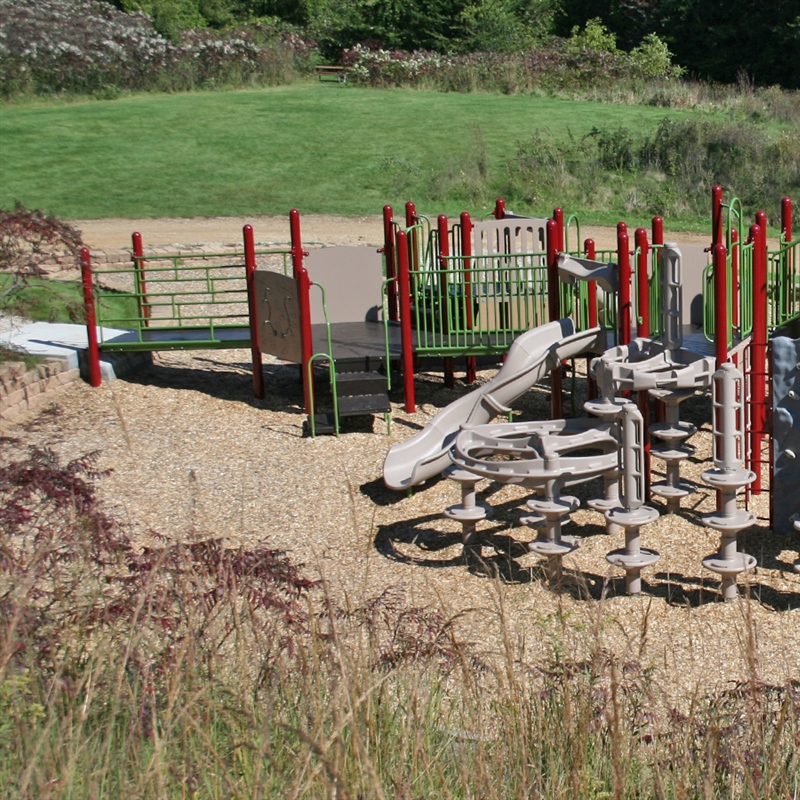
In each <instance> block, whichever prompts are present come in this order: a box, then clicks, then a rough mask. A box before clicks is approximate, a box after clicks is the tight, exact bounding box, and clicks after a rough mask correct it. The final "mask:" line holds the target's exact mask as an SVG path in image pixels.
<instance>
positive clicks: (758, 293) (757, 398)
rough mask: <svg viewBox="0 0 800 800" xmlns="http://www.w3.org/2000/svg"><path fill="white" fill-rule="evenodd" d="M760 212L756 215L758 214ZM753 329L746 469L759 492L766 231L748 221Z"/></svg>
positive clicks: (764, 412)
mask: <svg viewBox="0 0 800 800" xmlns="http://www.w3.org/2000/svg"><path fill="white" fill-rule="evenodd" d="M760 215H761V212H759V214H757V215H756V218H757V219H758V218H762V219H763V216H760ZM750 235H751V236H752V238H753V333H752V336H751V339H750V408H751V411H750V458H751V464H750V469H751V470H753V472H755V474H756V479H755V481H754V482H753V483H752V485H751V488H750V491H751V493H752V494H760V493H761V444H762V442H763V441H764V436H765V434H766V421H767V407H766V402H767V231H766V227H764V226H762V225H752V226H751V227H750Z"/></svg>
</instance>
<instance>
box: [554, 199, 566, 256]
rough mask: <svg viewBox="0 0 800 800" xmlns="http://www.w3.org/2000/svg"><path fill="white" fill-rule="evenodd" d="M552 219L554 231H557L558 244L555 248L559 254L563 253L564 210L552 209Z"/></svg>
mask: <svg viewBox="0 0 800 800" xmlns="http://www.w3.org/2000/svg"><path fill="white" fill-rule="evenodd" d="M553 219H554V220H555V221H556V226H557V228H556V230H557V231H558V244H557V245H556V247H557V248H558V252H559V253H563V252H564V209H563V208H554V209H553Z"/></svg>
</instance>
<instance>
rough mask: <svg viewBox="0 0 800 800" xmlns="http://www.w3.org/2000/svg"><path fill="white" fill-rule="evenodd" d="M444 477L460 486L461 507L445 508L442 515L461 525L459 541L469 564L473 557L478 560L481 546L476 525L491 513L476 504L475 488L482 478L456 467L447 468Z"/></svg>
mask: <svg viewBox="0 0 800 800" xmlns="http://www.w3.org/2000/svg"><path fill="white" fill-rule="evenodd" d="M444 476H445V477H446V478H449V479H450V480H453V481H456V482H457V483H459V484H460V485H461V505H456V506H450V507H449V508H446V509H445V512H444V515H445V516H446V517H448V518H449V519H453V520H455V521H456V522H460V523H461V541H462V543H463V545H464V558H465V560H466V561H467V562H469V561H470V559H471V557H473V556H477V558H478V559H479V560H480V557H481V544H480V538H479V537H478V533H477V528H478V523H479V522H480V521H481V520H484V519H486V518H487V517H489V516H490V515H491V511H492V509H491V507H490V506H488V505H486V504H485V503H478V502H477V494H476V491H475V487H476V486H477V485H478V484H479V483H480V482H481V481H482V480H483V478H482V477H481V476H480V475H475V473H473V472H468V471H467V470H465V469H459V468H458V467H456V466H452V467H448V468H447V469H446V470H445V471H444Z"/></svg>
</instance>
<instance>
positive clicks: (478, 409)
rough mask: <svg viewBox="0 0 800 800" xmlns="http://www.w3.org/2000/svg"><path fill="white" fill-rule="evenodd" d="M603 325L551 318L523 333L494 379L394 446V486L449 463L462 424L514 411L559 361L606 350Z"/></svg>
mask: <svg viewBox="0 0 800 800" xmlns="http://www.w3.org/2000/svg"><path fill="white" fill-rule="evenodd" d="M604 344H605V333H604V332H603V331H602V330H601V329H600V328H591V329H589V330H587V331H581V332H580V333H575V326H574V323H573V322H572V320H571V319H562V320H558V321H557V322H549V323H548V324H547V325H542V326H540V327H538V328H533V329H532V330H530V331H526V332H525V333H523V334H522V335H520V336H518V337H517V338H516V339H515V340H514V342H513V343H512V345H511V347H510V348H509V350H508V355H507V356H506V360H505V362H504V363H503V365H502V367H501V368H500V370H499V371H498V373H497V375H495V376H494V377H493V378H492V379H491V380H490V381H488V382H487V383H485V384H484V385H483V386H481V387H479V388H478V389H476V390H475V391H473V392H470V393H469V394H467V395H464V396H463V397H460V398H459V399H458V400H456V401H455V402H453V403H451V404H450V405H449V406H447V407H446V408H444V409H442V410H441V411H440V412H439V413H438V414H437V415H436V416H435V417H433V419H432V420H431V421H430V422H429V423H428V424H427V425H426V426H425V427H424V428H423V429H422V430H421V431H420V432H419V433H417V434H416V435H414V436H412V437H411V438H410V439H408V440H406V441H405V442H401V443H400V444H396V445H395V446H394V447H392V448H391V449H390V450H389V452H388V453H387V455H386V460H385V461H384V464H383V480H384V482H385V483H386V485H387V486H388V487H389V488H390V489H398V490H401V489H408V488H409V487H411V486H417V485H418V484H420V483H423V482H424V481H426V480H429V479H430V478H433V477H435V476H436V475H438V474H439V473H440V472H441V471H442V470H444V469H446V468H447V467H448V466H450V463H451V462H450V456H449V452H450V448H451V447H452V445H453V443H454V442H455V439H456V436H457V435H458V432H459V430H460V429H461V428H462V426H471V425H485V424H486V423H488V422H491V421H492V420H493V419H494V418H495V417H497V416H500V415H501V414H507V413H508V412H509V410H510V409H509V405H510V404H511V403H513V402H514V400H516V399H517V398H518V397H519V396H520V395H521V394H524V393H525V392H526V391H527V390H528V389H530V388H531V387H533V386H534V385H535V384H536V383H537V382H538V381H540V380H541V379H542V378H543V377H544V376H545V375H547V374H548V372H550V370H552V369H554V368H555V367H556V366H557V365H558V364H559V362H561V361H562V360H564V359H567V358H574V357H575V356H578V355H581V354H582V353H587V352H594V353H598V354H599V353H602V352H604V351H605V346H604Z"/></svg>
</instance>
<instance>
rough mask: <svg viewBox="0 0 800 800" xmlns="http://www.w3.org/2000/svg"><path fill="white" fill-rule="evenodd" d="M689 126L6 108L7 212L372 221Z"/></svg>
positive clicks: (237, 106)
mask: <svg viewBox="0 0 800 800" xmlns="http://www.w3.org/2000/svg"><path fill="white" fill-rule="evenodd" d="M681 113H684V114H685V113H690V112H668V111H665V109H663V108H649V107H634V106H622V105H608V104H602V103H592V102H580V101H568V100H558V99H550V98H542V97H530V96H522V95H515V96H504V95H490V94H441V93H434V92H417V91H400V90H375V89H365V88H358V87H354V86H342V85H339V84H330V83H304V84H297V85H292V86H287V87H278V88H268V89H258V90H248V91H236V92H208V93H196V94H144V95H136V96H130V97H123V98H119V99H117V100H112V101H83V102H71V103H63V102H35V103H30V104H27V103H26V104H20V105H6V106H4V107H3V108H2V110H1V111H0V169H1V170H2V174H1V175H0V207H2V208H9V207H11V206H12V205H13V203H14V202H15V201H19V202H21V203H23V204H24V205H25V206H27V207H28V208H40V209H43V210H45V211H47V212H49V213H52V214H57V215H59V216H61V217H64V218H67V219H95V218H103V217H162V216H177V217H191V216H216V215H220V216H229V215H248V214H283V213H286V212H287V211H288V210H289V209H290V208H292V207H297V208H299V209H300V210H301V211H303V212H304V213H328V214H331V213H340V214H345V215H360V214H378V213H380V211H381V208H382V207H383V205H385V204H386V203H391V204H395V205H397V206H400V205H401V204H402V203H403V202H405V201H406V200H408V199H422V200H424V199H425V198H424V197H419V196H417V197H410V196H408V193H409V192H412V193H413V192H414V191H415V190H416V191H417V192H418V193H419V192H422V193H424V192H425V191H427V190H430V187H436V186H437V176H438V175H439V174H449V175H450V176H451V177H450V180H451V183H454V184H455V185H456V186H457V184H458V179H457V178H458V173H459V171H463V170H467V171H468V170H469V168H470V166H471V165H472V164H473V163H475V162H476V161H479V160H480V161H482V162H484V163H485V169H484V174H485V175H488V176H489V177H488V180H487V184H488V185H489V188H490V189H491V188H493V187H492V186H491V184H492V182H493V181H494V182H495V183H497V182H498V179H499V178H501V177H502V175H503V173H504V170H505V168H506V167H505V165H506V164H507V163H508V160H509V159H511V158H513V157H514V154H515V152H516V149H517V146H518V144H519V143H520V142H522V141H524V140H526V139H529V138H530V137H531V136H532V135H533V134H534V133H535V132H536V131H537V130H542V129H546V130H547V131H548V132H549V134H550V135H552V136H556V137H560V136H563V137H568V136H572V137H581V136H583V135H585V134H586V133H587V132H589V131H590V130H591V129H592V128H594V127H598V128H602V129H605V130H609V129H612V130H613V129H616V128H617V127H620V126H625V127H629V128H633V129H635V130H637V131H642V130H643V129H647V128H648V127H655V125H656V124H657V123H658V121H659V120H661V119H662V118H663V117H664V116H666V115H668V114H669V115H674V116H679V115H680V114H681ZM454 173H455V175H456V178H455V180H453V177H452V176H453V174H454ZM457 194H458V193H457V191H456V192H453V193H452V196H450V197H443V198H439V199H441V200H442V202H441V203H440V204H439V207H437V208H436V209H435V211H436V213H439V212H446V213H457V212H458V211H460V210H462V207H464V198H463V197H458V196H457ZM491 201H492V197H491V196H490V197H487V198H486V202H488V203H491ZM476 210H480V209H476ZM531 210H533V209H531ZM541 211H542V212H546V211H548V209H541Z"/></svg>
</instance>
